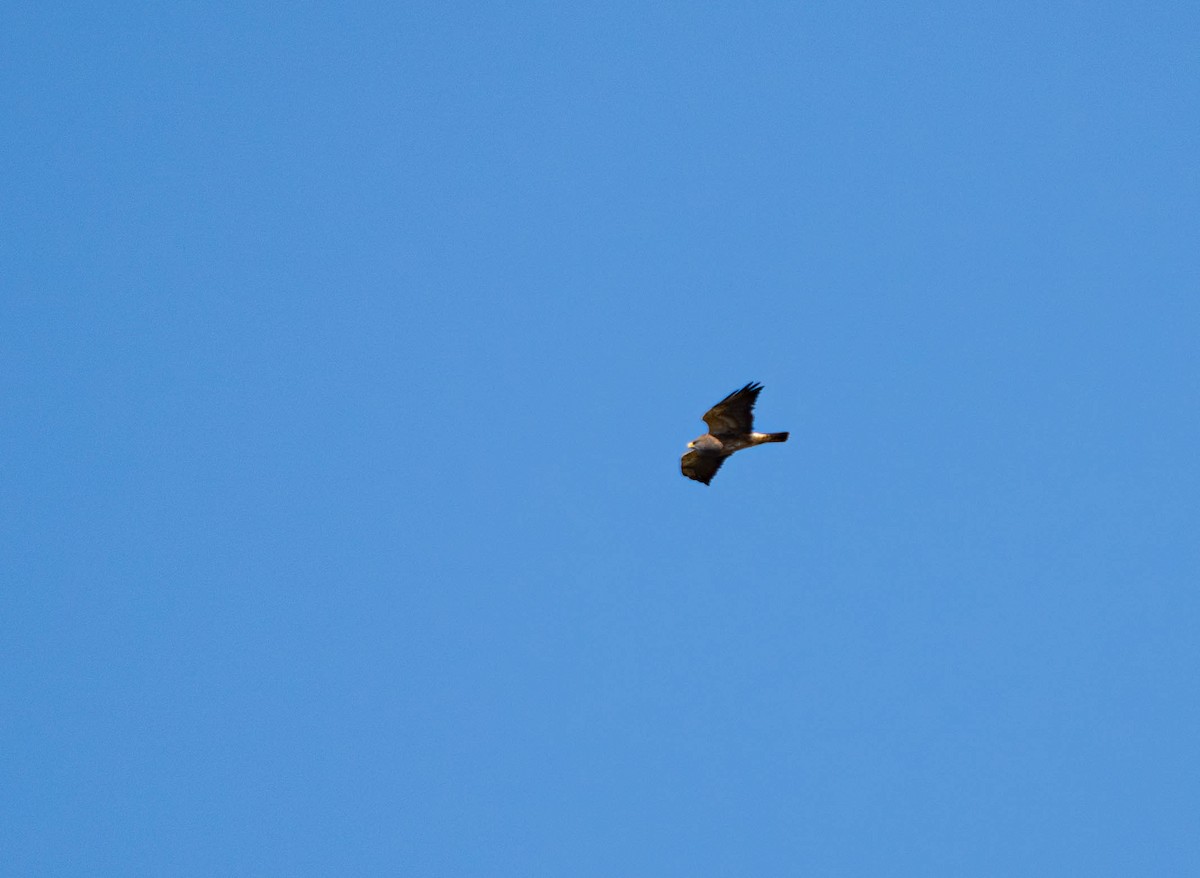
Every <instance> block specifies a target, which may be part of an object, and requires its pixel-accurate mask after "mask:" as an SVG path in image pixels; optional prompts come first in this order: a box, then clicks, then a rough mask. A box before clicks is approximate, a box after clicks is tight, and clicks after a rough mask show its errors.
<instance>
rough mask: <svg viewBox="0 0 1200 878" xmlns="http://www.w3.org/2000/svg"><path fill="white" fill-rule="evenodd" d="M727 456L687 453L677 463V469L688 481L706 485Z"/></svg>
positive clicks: (697, 452) (696, 452)
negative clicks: (692, 480) (693, 480)
mask: <svg viewBox="0 0 1200 878" xmlns="http://www.w3.org/2000/svg"><path fill="white" fill-rule="evenodd" d="M728 456H729V455H719V454H701V453H700V452H699V451H689V452H688V453H687V454H685V455H684V456H683V459H682V460H680V461H679V468H680V469H681V470H683V474H684V475H685V476H687V477H688V478H689V479H695V480H696V481H697V482H703V483H704V484H706V485H707V484H708V483H709V482H711V481H712V477H713V476H715V475H716V474H717V470H719V469H720V468H721V464H723V463H724V462H725V458H726V457H728Z"/></svg>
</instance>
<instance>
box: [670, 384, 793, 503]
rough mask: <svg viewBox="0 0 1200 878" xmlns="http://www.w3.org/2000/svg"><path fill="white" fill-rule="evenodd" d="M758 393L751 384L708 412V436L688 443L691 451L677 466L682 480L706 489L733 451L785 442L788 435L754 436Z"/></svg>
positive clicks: (757, 434)
mask: <svg viewBox="0 0 1200 878" xmlns="http://www.w3.org/2000/svg"><path fill="white" fill-rule="evenodd" d="M761 390H762V385H761V384H757V383H755V382H751V383H750V384H747V385H746V386H745V387H743V388H742V389H741V390H735V391H734V392H733V393H731V394H729V396H727V397H725V398H724V399H723V400H721V401H720V402H719V403H717V404H716V405H714V406H713V407H712V408H710V409H709V410H708V412H707V413H706V414H705V415H704V423H706V424H708V432H707V433H705V434H704V435H703V436H701V437H699V438H698V439H694V440H692V441H691V442H689V443H688V445H687V447H688V448H690V449H691V450H690V451H688V453H687V454H685V455H684V456H683V459H682V460H681V461H680V462H679V466H680V469H682V470H683V474H684V475H685V476H687V477H688V478H689V479H695V480H696V481H697V482H703V483H704V484H706V485H707V484H708V483H709V482H711V481H712V477H713V476H715V475H716V474H717V470H719V469H720V468H721V464H723V463H724V462H725V458H727V457H729V455H731V454H733V453H734V452H735V451H741V450H742V449H743V448H749V447H751V446H752V445H762V444H764V443H766V442H787V438H788V434H787V433H755V432H754V402H755V400H757V399H758V394H759V391H761Z"/></svg>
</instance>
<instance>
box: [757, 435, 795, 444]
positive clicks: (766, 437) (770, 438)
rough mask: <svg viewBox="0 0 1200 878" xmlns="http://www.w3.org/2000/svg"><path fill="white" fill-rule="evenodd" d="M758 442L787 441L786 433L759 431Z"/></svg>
mask: <svg viewBox="0 0 1200 878" xmlns="http://www.w3.org/2000/svg"><path fill="white" fill-rule="evenodd" d="M758 435H759V440H758V441H760V442H787V437H788V434H787V433H759V434H758Z"/></svg>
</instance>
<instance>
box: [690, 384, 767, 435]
mask: <svg viewBox="0 0 1200 878" xmlns="http://www.w3.org/2000/svg"><path fill="white" fill-rule="evenodd" d="M761 390H762V385H761V384H758V383H756V382H753V381H752V382H750V383H749V384H747V385H746V386H745V387H743V388H742V389H741V390H735V391H734V392H733V393H731V394H729V396H727V397H725V398H724V399H723V400H721V401H720V402H719V403H717V404H716V405H714V406H713V407H712V408H710V409H709V410H708V413H707V414H705V416H704V423H706V424H708V432H710V433H712V434H714V435H720V434H721V433H749V432H751V431H752V430H753V429H754V402H755V400H757V399H758V394H759V391H761Z"/></svg>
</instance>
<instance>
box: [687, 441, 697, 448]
mask: <svg viewBox="0 0 1200 878" xmlns="http://www.w3.org/2000/svg"><path fill="white" fill-rule="evenodd" d="M687 447H688V448H695V447H696V440H694V439H693V440H692V441H691V442H689V443H688V444H687Z"/></svg>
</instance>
